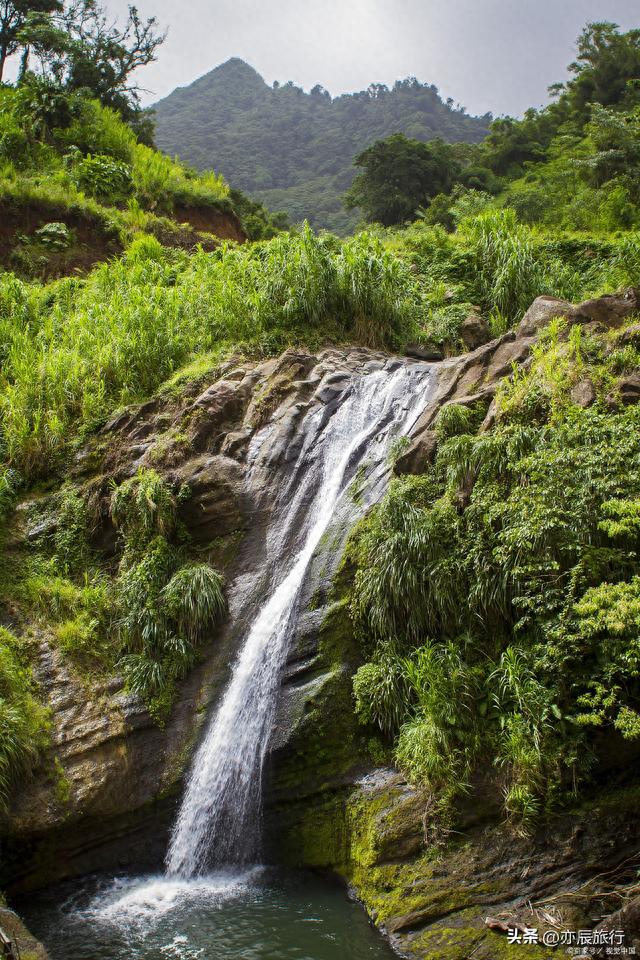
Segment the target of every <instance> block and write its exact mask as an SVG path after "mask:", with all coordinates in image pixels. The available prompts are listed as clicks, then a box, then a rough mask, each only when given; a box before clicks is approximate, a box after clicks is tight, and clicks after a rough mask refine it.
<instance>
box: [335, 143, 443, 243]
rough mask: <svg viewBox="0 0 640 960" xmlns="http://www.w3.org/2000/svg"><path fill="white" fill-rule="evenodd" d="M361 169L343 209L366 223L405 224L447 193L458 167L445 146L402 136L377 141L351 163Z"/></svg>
mask: <svg viewBox="0 0 640 960" xmlns="http://www.w3.org/2000/svg"><path fill="white" fill-rule="evenodd" d="M354 163H355V165H356V166H357V167H361V168H362V173H359V174H358V175H357V177H356V178H355V180H354V181H353V184H352V186H351V189H350V190H349V192H348V193H347V194H346V195H345V197H344V203H345V206H346V207H347V209H352V208H354V207H360V208H361V209H362V211H363V213H364V215H365V217H366V219H367V220H369V221H370V222H378V223H382V224H383V225H384V226H392V225H393V224H398V223H404V222H405V221H406V220H409V219H411V218H412V217H414V216H415V214H416V211H417V209H418V207H425V206H427V205H428V203H429V201H430V200H431V198H432V197H435V196H436V194H439V193H449V192H450V190H451V188H452V186H453V184H454V182H455V180H456V178H457V177H458V175H459V172H460V167H459V164H458V162H457V160H456V159H455V156H454V151H453V148H452V147H451V145H450V144H448V143H445V142H444V141H443V140H439V139H438V140H431V141H430V142H429V143H424V142H422V141H420V140H410V139H409V138H408V137H405V136H404V134H402V133H396V134H393V135H392V136H391V137H387V139H386V140H378V141H377V142H376V143H374V144H373V145H372V146H370V147H368V149H367V150H364V151H363V152H362V153H361V154H359V155H358V156H357V157H356V159H355V161H354Z"/></svg>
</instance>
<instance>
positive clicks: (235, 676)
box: [34, 356, 432, 960]
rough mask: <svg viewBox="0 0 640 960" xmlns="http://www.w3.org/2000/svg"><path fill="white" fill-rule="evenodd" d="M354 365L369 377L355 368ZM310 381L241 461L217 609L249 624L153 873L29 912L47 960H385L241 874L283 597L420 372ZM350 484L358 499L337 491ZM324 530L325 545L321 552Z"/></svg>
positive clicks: (281, 639)
mask: <svg viewBox="0 0 640 960" xmlns="http://www.w3.org/2000/svg"><path fill="white" fill-rule="evenodd" d="M363 364H366V366H365V370H366V369H368V370H372V369H373V371H374V372H369V373H365V372H363V371H362V368H363ZM344 365H346V369H345V366H344ZM354 368H355V369H354ZM381 368H382V369H381ZM319 371H320V372H321V373H322V372H323V373H324V376H322V377H320V376H317V379H316V384H317V389H316V391H315V394H314V396H313V397H312V398H311V400H310V401H309V402H300V403H297V404H294V405H293V406H291V407H287V405H286V404H284V405H283V408H282V409H281V410H279V411H278V412H276V414H274V415H273V417H272V419H271V425H270V426H268V427H265V428H264V429H263V430H262V431H260V432H259V433H258V434H256V435H255V437H254V439H253V441H252V444H251V448H250V450H249V454H248V474H247V477H246V482H247V495H248V496H249V497H250V498H251V499H252V503H253V506H254V507H255V508H257V509H254V513H253V515H254V517H257V518H258V519H257V523H256V527H255V530H254V531H253V533H252V535H251V536H250V538H249V539H250V542H248V543H247V557H248V558H250V562H249V563H248V564H247V566H246V568H245V573H244V575H243V576H239V577H237V578H236V579H235V581H234V585H233V588H232V591H231V594H230V612H231V621H232V622H235V623H237V624H238V626H239V629H242V628H241V627H240V625H241V624H244V623H249V624H250V627H249V629H247V630H246V640H245V642H244V644H243V645H242V647H241V649H240V653H239V655H238V657H237V660H236V662H235V666H234V668H233V671H232V675H231V679H230V681H229V684H228V687H227V689H226V691H225V693H224V695H223V697H222V700H221V702H220V705H219V707H218V709H217V711H216V712H215V713H214V715H213V716H212V718H211V720H210V723H209V726H208V728H207V730H206V732H205V736H204V738H203V740H202V743H201V745H200V747H199V749H198V751H197V752H196V755H195V757H194V760H193V764H192V769H191V775H190V778H189V781H188V784H187V788H186V791H185V795H184V799H183V802H182V806H181V809H180V812H179V815H178V818H177V821H176V824H175V827H174V830H173V835H172V837H171V843H170V847H169V851H168V854H167V860H166V872H165V873H164V875H162V876H146V877H116V878H111V879H110V880H108V881H107V882H106V884H105V883H103V882H102V881H97V883H98V886H97V888H96V889H95V891H94V892H93V893H91V892H90V890H88V889H86V887H87V885H86V884H85V883H84V882H83V884H82V886H81V887H80V888H79V889H78V890H77V891H76V894H74V897H75V896H77V900H75V899H74V898H73V897H72V898H71V899H70V900H68V901H65V904H64V905H63V907H62V908H61V909H59V910H58V909H56V910H54V911H53V912H52V911H51V910H47V909H46V907H45V910H44V913H43V912H42V909H41V912H40V915H39V922H42V923H43V924H45V925H46V929H45V930H43V936H44V938H45V940H46V942H47V944H48V945H51V947H52V951H55V952H52V956H54V957H56V960H61V958H64V957H68V956H70V955H71V954H70V952H69V951H70V950H72V951H73V949H74V946H75V948H76V949H77V951H78V953H77V955H78V956H80V955H82V956H89V955H91V956H96V957H104V958H105V960H106V958H109V960H158V958H161V957H167V958H169V957H179V958H180V960H198V958H202V957H203V956H207V957H210V958H211V960H228V958H229V957H237V958H239V957H254V958H263V957H265V958H266V957H274V956H285V955H286V956H300V957H311V956H313V957H314V958H316V960H334V958H335V957H336V956H338V955H339V956H349V957H353V960H374V958H378V960H389V958H391V956H392V954H391V950H390V948H389V947H388V945H387V944H386V943H384V941H383V940H382V939H379V938H377V937H376V936H375V934H374V933H373V931H372V930H371V929H370V927H369V925H368V923H367V920H366V918H365V917H364V914H360V913H359V912H358V911H357V910H356V909H355V907H353V905H351V904H349V903H348V901H347V900H346V899H345V898H344V897H343V896H342V893H340V892H339V891H337V890H336V891H335V892H334V891H332V890H330V889H329V888H325V887H322V885H319V881H316V880H314V879H313V878H308V877H307V878H305V879H304V882H303V883H302V884H301V883H300V882H299V881H298V880H297V879H296V878H295V877H289V878H287V877H286V876H285V877H282V876H280V875H278V874H274V872H273V871H271V872H269V871H267V870H266V868H263V867H260V866H256V865H255V864H256V861H257V860H258V858H259V841H260V834H261V830H260V807H261V784H262V768H263V762H264V759H265V756H266V753H267V750H268V746H269V738H270V735H271V730H272V727H273V725H274V718H275V710H276V705H277V701H278V693H279V686H280V678H281V672H282V668H283V666H284V663H285V661H286V658H287V654H288V650H289V646H290V641H291V638H292V636H293V634H294V633H295V626H296V621H297V613H298V604H299V600H300V597H301V594H302V593H303V588H305V589H306V590H307V592H308V590H309V589H311V587H312V586H313V584H312V583H310V582H309V580H308V576H309V575H310V570H309V568H310V565H311V563H312V559H313V556H314V553H318V560H319V563H321V564H322V565H323V566H324V564H325V561H327V560H328V559H330V558H329V556H328V555H329V554H330V555H331V556H333V555H335V553H336V552H339V546H338V547H336V543H338V544H339V542H340V541H341V538H343V537H344V535H346V532H347V531H348V530H349V529H350V527H351V525H352V523H353V521H354V520H355V519H356V518H357V516H358V515H359V513H361V512H362V511H363V510H364V509H366V506H367V504H368V503H371V502H373V501H374V500H375V499H377V498H378V497H379V496H380V494H381V492H382V490H383V487H384V484H385V482H386V478H387V474H388V466H387V453H388V451H389V444H390V442H391V440H392V438H393V437H394V436H397V435H398V434H402V433H406V432H408V431H409V430H410V429H411V427H412V426H413V424H414V423H415V421H416V419H417V418H418V416H419V415H420V413H421V411H422V409H423V407H424V405H425V404H426V402H427V400H428V396H429V392H430V380H431V376H432V374H431V368H429V366H427V365H424V364H419V363H410V362H405V363H400V362H399V361H397V360H389V361H387V362H386V363H385V361H384V360H383V359H382V358H376V359H374V360H371V359H370V358H369V359H367V360H364V361H363V359H362V356H360V357H358V356H354V357H352V358H351V359H349V358H347V360H344V358H343V368H342V370H336V367H335V366H333V365H332V363H331V357H328V358H327V359H326V360H324V361H323V363H322V366H320V365H319ZM307 385H308V386H309V385H312V381H308V383H307ZM356 477H357V491H358V496H357V497H356V496H348V495H347V496H345V494H346V493H347V492H348V488H349V487H350V485H351V484H352V482H353V481H354V478H356ZM353 489H354V493H355V487H354V488H353ZM274 490H275V491H277V493H276V494H275V495H274ZM356 501H357V503H356ZM263 516H264V518H265V520H267V519H268V523H267V528H266V536H263V525H262V520H261V518H262V517H263ZM325 532H327V533H329V532H330V534H331V542H332V546H331V547H330V546H329V544H328V543H327V544H326V545H325V550H324V553H321V552H320V551H319V549H318V548H319V547H321V541H322V538H323V534H325ZM263 548H264V552H263ZM256 554H258V555H260V556H262V562H261V563H260V564H259V565H257V564H256V562H255V558H256ZM329 566H330V564H329ZM265 597H266V598H267V599H266V600H265V599H264V598H265ZM252 862H253V865H251V864H252ZM210 868H211V869H210ZM87 896H88V900H87ZM34 919H35V920H36V922H38V914H36V916H35V918H34ZM310 919H311V920H312V921H313V922H312V923H309V922H308V921H309V920H310ZM303 921H304V922H303ZM74 955H76V954H75V953H74Z"/></svg>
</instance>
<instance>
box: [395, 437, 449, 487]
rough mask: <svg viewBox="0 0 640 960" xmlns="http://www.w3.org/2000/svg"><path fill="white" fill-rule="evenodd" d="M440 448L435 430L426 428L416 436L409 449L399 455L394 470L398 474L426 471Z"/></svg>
mask: <svg viewBox="0 0 640 960" xmlns="http://www.w3.org/2000/svg"><path fill="white" fill-rule="evenodd" d="M437 448H438V441H437V439H436V434H435V431H434V430H425V432H424V433H422V434H421V435H420V436H418V437H415V438H414V440H413V441H412V443H411V446H410V447H409V449H408V450H407V451H406V452H405V453H403V454H402V456H401V457H398V459H397V461H396V463H395V465H394V468H393V472H394V473H395V474H397V476H404V475H405V474H408V473H424V471H425V469H426V467H427V465H428V464H429V463H433V461H434V460H435V456H436V451H437Z"/></svg>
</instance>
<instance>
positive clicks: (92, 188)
mask: <svg viewBox="0 0 640 960" xmlns="http://www.w3.org/2000/svg"><path fill="white" fill-rule="evenodd" d="M71 176H72V178H73V180H74V182H75V183H76V184H77V186H78V187H79V188H80V189H81V190H84V192H85V193H88V194H89V195H90V196H92V197H96V198H97V199H102V200H110V201H111V202H113V203H117V202H118V201H121V200H124V198H125V197H126V196H127V195H128V194H129V193H130V192H131V189H132V177H131V168H130V167H129V166H128V164H126V163H123V162H122V161H121V160H115V159H114V158H113V157H109V156H106V155H104V154H96V155H92V154H88V155H87V156H86V157H83V158H82V159H81V160H79V161H77V162H75V163H73V165H72V167H71Z"/></svg>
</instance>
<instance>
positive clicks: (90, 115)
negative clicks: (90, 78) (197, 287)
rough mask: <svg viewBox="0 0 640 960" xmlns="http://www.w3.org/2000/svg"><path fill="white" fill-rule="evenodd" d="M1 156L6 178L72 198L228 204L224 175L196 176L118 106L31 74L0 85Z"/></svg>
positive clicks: (155, 205)
mask: <svg viewBox="0 0 640 960" xmlns="http://www.w3.org/2000/svg"><path fill="white" fill-rule="evenodd" d="M0 160H1V162H2V178H3V181H4V180H6V181H8V183H9V184H11V183H18V182H19V183H20V184H22V185H23V188H24V189H26V188H27V187H28V186H31V187H38V186H42V185H45V186H47V187H49V188H50V189H51V190H52V191H53V190H57V191H58V192H59V193H60V194H67V195H70V198H71V200H73V199H82V198H83V197H84V196H86V197H89V198H93V199H95V200H99V201H100V202H101V203H102V204H104V205H107V206H117V205H118V204H120V205H122V204H123V203H124V202H125V201H129V203H130V204H131V203H136V204H138V206H139V207H140V208H141V209H143V210H148V211H151V212H158V213H167V214H170V213H173V212H174V211H175V209H176V207H185V208H188V207H195V206H202V205H204V206H207V205H208V206H211V207H214V208H216V209H220V208H221V206H222V208H223V209H224V207H225V204H227V206H228V200H227V197H228V192H229V191H228V188H227V186H226V184H225V183H224V180H223V179H222V177H220V176H216V175H215V174H212V173H205V174H201V175H196V174H195V173H193V172H191V171H189V170H188V169H186V168H185V167H183V166H182V165H181V164H179V163H177V162H175V161H173V160H170V159H169V158H168V157H165V156H163V155H162V154H160V153H158V152H157V151H155V150H152V149H151V148H150V147H147V146H145V145H144V144H142V143H140V142H138V140H137V138H136V135H135V133H134V132H133V131H132V130H131V129H130V127H128V126H127V125H126V124H125V123H124V122H123V121H122V120H121V118H120V117H119V115H118V114H117V113H116V112H115V111H114V110H112V109H110V108H108V107H103V106H101V104H100V103H99V102H98V101H97V100H91V99H87V97H86V94H85V93H84V92H78V93H74V92H71V93H70V92H68V91H67V90H65V88H64V87H62V86H61V85H60V84H57V83H56V82H55V81H51V80H47V79H44V78H42V77H37V76H35V75H32V74H28V75H27V76H26V77H25V78H24V80H23V81H22V82H21V84H20V85H19V86H17V87H8V86H3V87H0Z"/></svg>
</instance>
